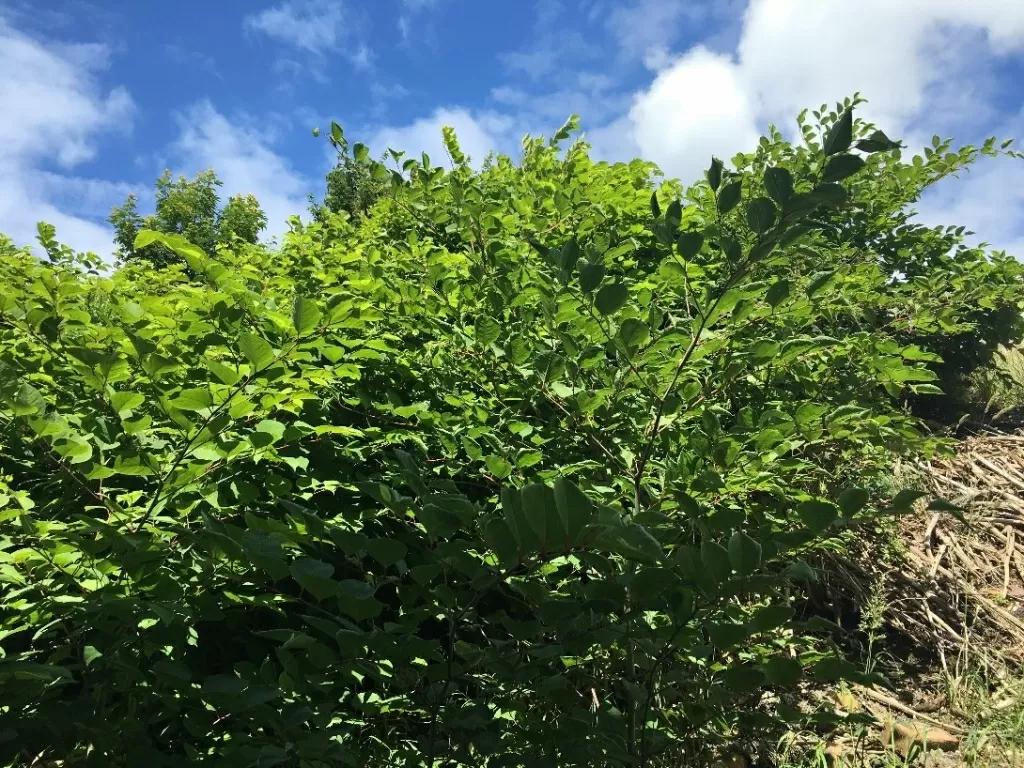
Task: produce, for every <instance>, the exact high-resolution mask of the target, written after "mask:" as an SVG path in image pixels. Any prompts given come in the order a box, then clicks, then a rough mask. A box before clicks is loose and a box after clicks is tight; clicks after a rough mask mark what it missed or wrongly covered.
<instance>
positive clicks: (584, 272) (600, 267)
mask: <svg viewBox="0 0 1024 768" xmlns="http://www.w3.org/2000/svg"><path fill="white" fill-rule="evenodd" d="M604 271H605V270H604V264H590V263H584V264H581V265H580V289H581V290H583V291H585V292H586V293H593V292H594V291H595V290H596V289H597V287H598V286H599V285H600V284H601V281H602V280H604Z"/></svg>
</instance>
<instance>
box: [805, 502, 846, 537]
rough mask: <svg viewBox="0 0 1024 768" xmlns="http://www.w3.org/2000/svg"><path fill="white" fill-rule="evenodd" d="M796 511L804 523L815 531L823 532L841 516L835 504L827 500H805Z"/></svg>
mask: <svg viewBox="0 0 1024 768" xmlns="http://www.w3.org/2000/svg"><path fill="white" fill-rule="evenodd" d="M796 511H797V515H798V516H799V517H800V520H801V521H802V522H803V524H804V525H806V526H807V527H808V528H809V529H810V530H811V531H813V532H814V533H821V532H822V531H824V530H825V529H826V528H828V527H829V526H831V525H832V523H833V522H834V521H835V519H836V518H837V517H839V511H838V510H837V509H836V507H835V505H834V504H830V503H829V502H827V501H816V500H812V501H805V502H803V503H802V504H800V506H799V507H797V510H796Z"/></svg>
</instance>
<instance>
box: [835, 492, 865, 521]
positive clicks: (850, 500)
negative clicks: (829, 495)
mask: <svg viewBox="0 0 1024 768" xmlns="http://www.w3.org/2000/svg"><path fill="white" fill-rule="evenodd" d="M868 498H869V495H868V492H867V491H865V490H864V489H863V488H846V489H844V490H843V492H842V493H840V494H839V498H838V500H837V501H838V503H839V509H841V510H842V512H843V516H844V517H853V516H854V515H856V514H857V513H858V512H860V511H861V510H862V509H864V505H865V504H867V503H868Z"/></svg>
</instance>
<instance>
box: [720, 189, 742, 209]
mask: <svg viewBox="0 0 1024 768" xmlns="http://www.w3.org/2000/svg"><path fill="white" fill-rule="evenodd" d="M742 195H743V182H742V181H733V182H731V183H729V184H726V185H725V186H724V187H722V191H721V192H719V193H718V212H719V213H721V214H722V215H723V216H724V215H725V214H727V213H729V211H731V210H732V209H733V208H735V207H736V206H737V205H739V202H740V197H742Z"/></svg>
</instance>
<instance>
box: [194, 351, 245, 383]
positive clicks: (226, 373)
mask: <svg viewBox="0 0 1024 768" xmlns="http://www.w3.org/2000/svg"><path fill="white" fill-rule="evenodd" d="M203 363H204V364H205V365H206V367H207V368H209V369H210V373H212V374H213V375H214V376H216V377H217V378H218V379H220V381H221V382H223V383H224V384H227V385H228V386H231V385H233V384H237V383H238V380H239V378H241V377H240V376H239V375H238V372H237V371H236V370H235V369H234V368H231V367H230V366H227V365H224V363H221V362H219V361H217V360H211V359H210V358H208V357H204V358H203Z"/></svg>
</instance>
